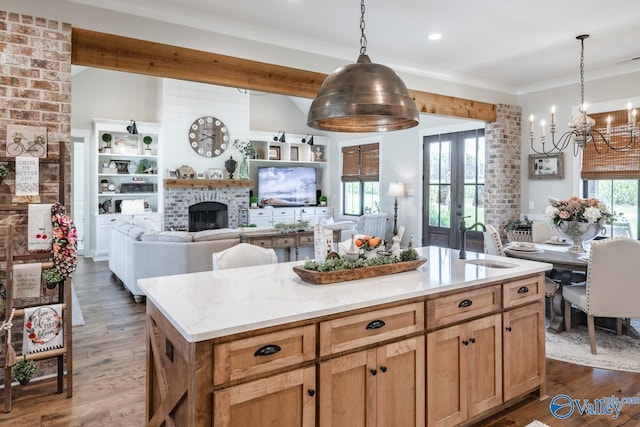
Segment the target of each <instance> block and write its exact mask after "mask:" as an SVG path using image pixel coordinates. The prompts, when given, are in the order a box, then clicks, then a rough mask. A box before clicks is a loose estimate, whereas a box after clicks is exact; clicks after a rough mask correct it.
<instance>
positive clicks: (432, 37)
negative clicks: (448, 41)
mask: <svg viewBox="0 0 640 427" xmlns="http://www.w3.org/2000/svg"><path fill="white" fill-rule="evenodd" d="M427 38H428V39H429V40H440V39H441V38H442V34H440V33H431V34H429V35H428V36H427Z"/></svg>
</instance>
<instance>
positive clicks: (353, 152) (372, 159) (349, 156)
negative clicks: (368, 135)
mask: <svg viewBox="0 0 640 427" xmlns="http://www.w3.org/2000/svg"><path fill="white" fill-rule="evenodd" d="M379 157H380V144H366V145H354V146H350V147H342V182H356V181H378V180H379V177H380V173H379V171H378V170H379V165H380V160H379Z"/></svg>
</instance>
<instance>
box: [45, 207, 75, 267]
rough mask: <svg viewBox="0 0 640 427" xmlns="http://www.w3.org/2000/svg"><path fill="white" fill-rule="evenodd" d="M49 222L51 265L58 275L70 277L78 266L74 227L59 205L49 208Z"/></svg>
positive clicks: (64, 210)
mask: <svg viewBox="0 0 640 427" xmlns="http://www.w3.org/2000/svg"><path fill="white" fill-rule="evenodd" d="M51 222H52V225H53V263H54V265H55V267H56V269H57V270H58V271H59V272H60V274H62V275H63V276H65V277H71V275H72V274H73V272H74V271H76V265H77V264H78V252H77V250H76V246H77V243H78V235H77V232H76V226H75V225H74V224H73V220H72V219H71V217H70V216H69V215H68V214H67V211H66V209H65V207H64V206H62V205H61V204H60V203H56V204H54V205H53V206H51Z"/></svg>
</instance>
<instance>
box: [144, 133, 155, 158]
mask: <svg viewBox="0 0 640 427" xmlns="http://www.w3.org/2000/svg"><path fill="white" fill-rule="evenodd" d="M142 142H144V145H145V148H144V151H145V152H146V153H147V154H150V153H151V143H152V142H153V138H151V137H150V136H149V135H147V136H145V137H144V138H142Z"/></svg>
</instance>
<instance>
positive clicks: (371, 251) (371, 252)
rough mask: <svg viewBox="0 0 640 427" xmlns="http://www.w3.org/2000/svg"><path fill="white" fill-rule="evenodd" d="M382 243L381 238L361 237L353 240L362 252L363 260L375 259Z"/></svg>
mask: <svg viewBox="0 0 640 427" xmlns="http://www.w3.org/2000/svg"><path fill="white" fill-rule="evenodd" d="M382 243H383V241H382V237H376V236H373V237H371V236H363V237H359V238H357V239H355V244H356V246H357V247H358V248H360V249H362V250H364V256H365V258H372V257H375V256H376V255H377V254H378V253H377V251H378V248H380V247H381V246H382Z"/></svg>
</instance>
